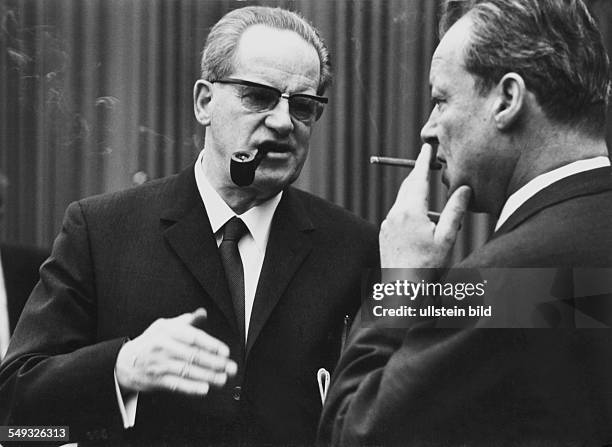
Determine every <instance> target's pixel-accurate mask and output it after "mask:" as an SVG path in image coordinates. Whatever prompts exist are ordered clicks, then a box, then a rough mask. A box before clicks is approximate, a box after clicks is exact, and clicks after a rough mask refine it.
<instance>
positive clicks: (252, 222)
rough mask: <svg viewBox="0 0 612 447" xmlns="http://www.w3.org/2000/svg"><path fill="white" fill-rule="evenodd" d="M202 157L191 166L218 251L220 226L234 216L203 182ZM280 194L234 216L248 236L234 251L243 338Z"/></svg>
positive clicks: (220, 238)
mask: <svg viewBox="0 0 612 447" xmlns="http://www.w3.org/2000/svg"><path fill="white" fill-rule="evenodd" d="M203 156H204V151H202V152H200V156H199V157H198V161H197V162H196V165H195V179H196V184H197V185H198V191H199V192H200V196H201V197H202V202H204V207H205V208H206V214H208V220H210V226H211V228H212V231H213V233H214V234H215V237H216V239H217V247H218V246H219V245H220V244H221V241H222V240H223V230H222V229H223V226H224V225H225V223H226V222H227V221H228V220H230V219H231V218H232V217H234V216H238V215H237V214H236V213H235V212H234V211H233V210H232V209H231V208H230V207H229V206H228V205H227V203H225V202H224V201H223V199H222V198H221V196H220V195H219V193H218V192H217V191H215V189H214V188H213V187H212V185H211V184H210V183H209V182H208V180H207V179H206V176H205V175H204V167H203V166H202V163H203ZM282 194H283V193H282V191H281V192H279V193H278V194H277V195H275V196H274V197H272V198H271V199H269V200H267V201H266V202H264V203H262V204H261V205H258V206H254V207H253V208H251V209H250V210H248V211H246V212H245V213H243V214H241V215H239V216H238V217H239V218H240V219H242V221H243V222H244V223H245V225H246V226H247V228H248V229H249V232H248V234H246V235H245V236H244V237H243V238H242V239H240V241H239V242H238V251H239V252H240V257H241V258H242V266H243V269H244V318H245V337H246V336H247V334H248V333H249V321H250V319H251V312H252V311H253V301H254V300H255V292H256V290H257V283H258V282H259V274H260V273H261V267H262V265H263V261H264V256H265V255H266V246H267V245H268V238H269V237H270V228H271V226H272V218H273V217H274V212H275V211H276V207H277V206H278V203H279V202H280V200H281V197H282ZM245 343H246V339H245Z"/></svg>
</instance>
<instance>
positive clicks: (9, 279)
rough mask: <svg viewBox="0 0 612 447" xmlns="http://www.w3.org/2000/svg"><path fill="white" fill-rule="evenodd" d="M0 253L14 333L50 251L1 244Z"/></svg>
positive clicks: (10, 320) (11, 327) (10, 322)
mask: <svg viewBox="0 0 612 447" xmlns="http://www.w3.org/2000/svg"><path fill="white" fill-rule="evenodd" d="M0 255H1V259H2V271H3V273H4V282H5V287H6V297H7V305H8V315H9V326H10V330H11V334H12V333H13V331H14V330H15V326H16V325H17V320H19V315H21V310H22V309H23V306H24V305H25V303H26V301H27V299H28V297H29V296H30V292H32V289H33V288H34V286H35V285H36V283H37V282H38V278H39V276H38V269H39V267H40V265H41V264H42V263H43V261H44V260H45V259H47V256H49V253H48V252H47V251H46V250H43V249H42V248H36V247H26V246H18V245H5V244H0ZM0 311H2V312H3V311H4V310H1V309H0Z"/></svg>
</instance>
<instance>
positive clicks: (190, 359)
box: [189, 349, 199, 365]
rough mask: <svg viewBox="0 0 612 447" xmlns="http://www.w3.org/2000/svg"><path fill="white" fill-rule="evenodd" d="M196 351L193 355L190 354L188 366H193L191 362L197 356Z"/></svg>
mask: <svg viewBox="0 0 612 447" xmlns="http://www.w3.org/2000/svg"><path fill="white" fill-rule="evenodd" d="M198 351H199V350H198V349H196V350H195V351H193V353H192V354H191V357H189V364H190V365H193V361H194V360H195V358H196V356H197V355H198Z"/></svg>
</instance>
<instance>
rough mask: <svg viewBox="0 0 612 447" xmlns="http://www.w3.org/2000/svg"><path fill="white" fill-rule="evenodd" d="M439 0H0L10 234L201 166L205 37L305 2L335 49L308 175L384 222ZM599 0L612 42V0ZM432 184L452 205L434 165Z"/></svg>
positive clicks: (34, 239) (39, 233)
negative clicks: (197, 106) (75, 206)
mask: <svg viewBox="0 0 612 447" xmlns="http://www.w3.org/2000/svg"><path fill="white" fill-rule="evenodd" d="M438 3H439V2H438V1H432V0H380V1H374V0H368V1H366V0H336V1H331V0H293V1H282V0H279V1H258V2H256V1H228V0H0V170H2V171H4V173H5V174H6V176H7V177H8V179H9V183H10V184H9V189H8V197H7V199H6V202H7V203H6V216H5V219H4V222H3V224H2V225H1V229H0V238H1V239H2V240H5V241H12V242H20V243H26V244H36V245H41V246H49V245H50V244H51V242H52V241H53V239H54V237H55V235H56V234H57V232H58V231H59V229H60V224H61V219H62V215H63V213H64V210H65V208H66V206H67V205H68V203H70V202H71V201H73V200H77V199H79V198H82V197H85V196H88V195H92V194H98V193H102V192H106V191H114V190H118V189H122V188H127V187H130V186H131V185H132V184H133V182H135V181H136V180H135V179H137V178H140V177H139V176H142V175H146V176H148V178H157V177H161V176H165V175H169V174H173V173H175V172H178V171H179V170H180V169H182V168H184V167H186V166H188V165H189V164H190V163H191V162H192V161H193V159H194V157H195V155H196V154H197V153H198V151H199V150H200V148H201V145H202V135H203V129H202V128H200V127H199V126H198V125H197V124H196V121H195V119H194V118H193V112H192V100H191V97H192V86H193V83H194V81H195V79H196V78H197V77H198V66H199V53H200V51H201V48H202V45H203V42H204V39H205V36H206V34H207V32H208V30H209V29H210V27H211V26H212V24H214V23H215V22H216V21H217V20H218V19H219V18H220V17H221V16H222V15H223V14H224V13H226V12H227V11H229V10H231V9H234V8H237V7H241V6H245V5H248V4H265V5H279V6H283V7H287V8H290V9H293V10H296V11H299V12H301V13H302V14H303V15H304V16H305V17H306V18H308V19H309V20H310V21H312V22H313V23H314V24H315V26H317V27H318V28H319V29H320V31H321V33H322V35H323V37H324V39H325V40H326V41H327V43H328V45H329V47H330V49H331V52H332V56H333V62H334V68H335V79H334V85H333V87H332V89H331V91H330V92H329V96H330V104H329V106H328V107H327V109H326V112H325V114H324V115H323V118H322V119H321V121H320V122H319V123H317V128H316V130H315V134H314V137H313V139H312V144H311V151H310V156H309V160H308V162H307V164H306V166H305V168H304V170H303V173H302V175H301V177H300V179H299V180H298V182H297V185H298V186H299V187H302V188H304V189H306V190H309V191H311V192H313V193H315V194H318V195H320V196H322V197H325V198H327V199H329V200H331V201H333V202H336V203H338V204H339V205H342V206H344V207H347V208H349V209H350V210H352V211H354V212H355V213H357V214H359V215H361V216H362V217H364V218H366V219H368V220H370V221H372V222H374V223H376V224H379V223H380V222H381V221H382V219H383V218H384V216H385V214H386V212H387V211H388V209H389V208H390V206H391V205H392V203H393V200H394V198H395V194H396V192H397V189H398V186H399V184H400V182H401V180H402V178H403V176H404V175H405V174H406V171H402V170H401V169H398V168H390V167H378V166H371V165H369V163H368V158H369V156H370V155H372V154H384V155H391V156H402V157H414V156H415V155H416V153H417V151H418V149H419V148H420V142H419V131H420V127H421V125H422V124H423V123H424V122H425V120H426V118H427V115H428V113H429V110H430V101H429V87H428V71H429V59H430V57H431V54H432V53H433V50H434V48H435V45H436V43H437V12H438V11H437V10H438ZM591 3H592V9H593V11H594V14H595V15H596V17H597V19H598V21H599V22H600V24H601V26H602V29H603V31H604V33H605V36H606V40H607V43H608V44H609V46H608V47H609V48H610V47H612V27H611V22H612V1H609V0H600V1H592V2H591ZM609 129H610V131H609V133H608V135H609V141H612V126H610V127H609ZM136 173H139V174H138V175H136V176H135V174H136ZM432 186H433V198H432V206H431V207H432V209H438V210H439V209H441V207H442V205H443V203H444V197H445V191H444V188H443V187H442V186H441V184H440V182H439V178H438V177H437V176H434V178H433V179H432ZM490 224H491V222H490V220H489V219H488V218H487V217H486V216H482V215H480V216H478V215H470V216H468V218H467V221H466V222H465V224H464V225H463V230H462V234H461V236H460V239H459V241H458V244H457V247H456V250H455V251H456V253H455V256H456V257H461V256H463V255H464V254H465V253H466V252H467V251H468V250H471V249H472V248H473V247H474V246H476V245H479V244H481V243H483V241H484V240H485V239H486V238H487V236H488V233H489V231H490Z"/></svg>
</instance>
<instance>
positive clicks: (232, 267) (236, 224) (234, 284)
mask: <svg viewBox="0 0 612 447" xmlns="http://www.w3.org/2000/svg"><path fill="white" fill-rule="evenodd" d="M248 231H249V230H248V228H247V227H246V225H245V224H244V222H243V221H242V220H240V219H239V218H238V217H236V216H234V217H232V218H231V219H230V220H228V221H227V222H226V223H225V225H224V226H223V240H222V241H221V245H219V253H220V255H221V262H222V263H223V268H224V269H225V277H226V278H227V284H228V286H229V290H230V294H231V295H232V303H233V304H234V312H235V314H236V319H237V320H238V321H237V322H238V329H239V331H240V336H241V337H242V343H244V342H245V333H244V332H245V329H244V328H245V321H244V269H243V267H242V259H241V258H240V252H239V251H238V241H240V239H241V238H242V236H244V235H245V234H246V233H248Z"/></svg>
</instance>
